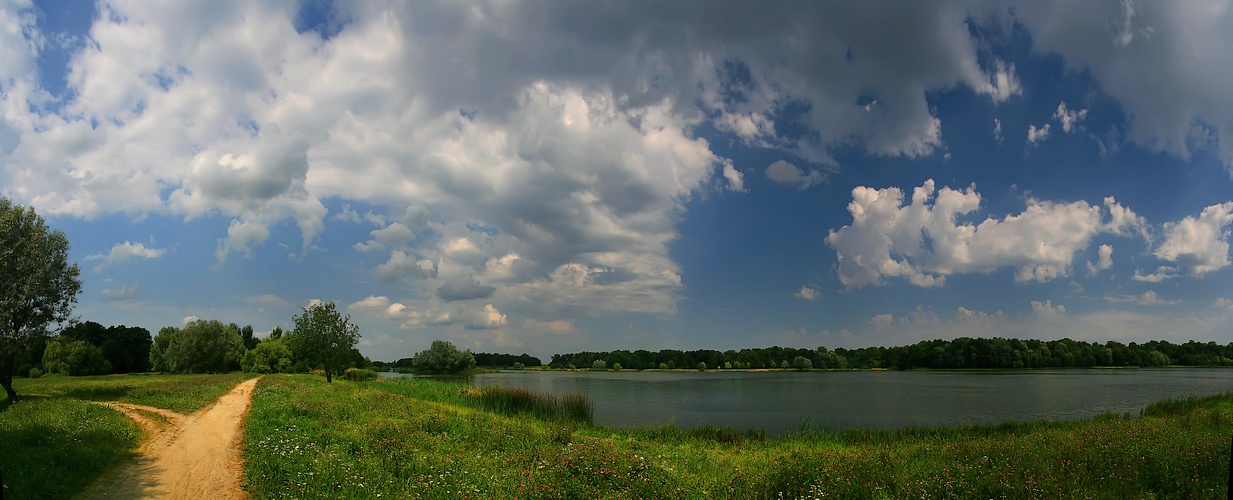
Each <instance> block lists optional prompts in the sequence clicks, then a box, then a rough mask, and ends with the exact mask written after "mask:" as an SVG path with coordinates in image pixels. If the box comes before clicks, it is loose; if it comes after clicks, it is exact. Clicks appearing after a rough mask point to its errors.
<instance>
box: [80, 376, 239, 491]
mask: <svg viewBox="0 0 1233 500" xmlns="http://www.w3.org/2000/svg"><path fill="white" fill-rule="evenodd" d="M256 385H257V379H252V380H248V381H245V382H241V383H239V384H238V385H236V386H235V388H234V389H232V390H231V391H230V392H228V393H227V394H224V395H223V396H222V397H220V398H218V400H217V401H215V402H214V403H212V404H211V405H210V406H207V407H205V408H203V409H201V410H200V411H198V412H196V413H194V414H192V415H183V414H180V413H176V412H173V411H170V410H164V409H160V408H153V407H149V406H141V405H131V404H126V403H102V404H104V405H106V406H108V407H111V408H114V409H116V410H118V411H120V412H122V413H124V414H125V415H128V416H129V418H132V419H133V420H134V421H135V422H137V423H138V424H139V425H141V427H142V429H144V430H145V432H146V435H147V438H146V440H145V441H144V442H143V443H142V445H141V447H140V448H139V449H138V450H137V451H138V457H137V459H136V460H134V461H133V463H132V464H130V465H128V466H126V467H124V468H121V469H119V470H116V471H114V472H112V473H109V474H107V475H105V476H104V477H102V478H100V479H99V481H98V482H96V483H95V484H93V485H92V486H91V487H90V488H89V489H87V490H86V492H84V493H83V495H82V497H83V498H124V499H128V498H169V499H198V498H201V499H207V498H208V499H219V500H228V499H246V498H248V494H247V493H245V492H244V491H243V490H242V489H241V488H240V485H241V477H242V467H241V466H242V462H241V460H240V438H241V437H242V436H243V426H244V417H245V416H246V415H247V414H248V407H249V405H250V404H251V403H252V397H253V387H254V386H256Z"/></svg>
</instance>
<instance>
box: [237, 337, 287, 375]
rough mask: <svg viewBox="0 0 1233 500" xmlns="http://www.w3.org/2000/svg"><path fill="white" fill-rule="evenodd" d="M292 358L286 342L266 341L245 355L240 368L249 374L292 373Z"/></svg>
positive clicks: (280, 340)
mask: <svg viewBox="0 0 1233 500" xmlns="http://www.w3.org/2000/svg"><path fill="white" fill-rule="evenodd" d="M291 356H292V355H291V348H290V347H288V346H287V342H286V341H284V340H282V339H277V340H265V341H263V342H261V343H259V344H257V347H256V348H254V349H253V350H251V351H248V352H245V353H244V359H243V360H241V361H240V368H241V369H243V370H244V371H245V372H248V373H287V372H289V371H291Z"/></svg>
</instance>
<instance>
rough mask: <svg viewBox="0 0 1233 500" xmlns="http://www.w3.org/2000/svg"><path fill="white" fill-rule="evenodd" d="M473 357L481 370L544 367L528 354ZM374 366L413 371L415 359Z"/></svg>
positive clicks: (480, 353)
mask: <svg viewBox="0 0 1233 500" xmlns="http://www.w3.org/2000/svg"><path fill="white" fill-rule="evenodd" d="M450 346H453V344H450ZM455 349H457V348H455ZM429 351H431V349H429ZM467 352H470V351H467ZM421 354H422V353H421ZM471 357H472V359H474V360H475V366H476V367H479V368H493V369H499V368H522V367H530V366H542V365H543V361H540V359H539V358H537V357H535V356H531V355H530V354H527V353H522V354H518V355H514V354H501V353H489V352H473V353H471ZM423 361H424V360H423V359H421V364H423ZM372 365H373V366H374V367H377V368H384V369H387V370H399V369H402V370H412V369H414V368H415V358H414V357H411V358H400V359H399V360H397V361H373V362H372Z"/></svg>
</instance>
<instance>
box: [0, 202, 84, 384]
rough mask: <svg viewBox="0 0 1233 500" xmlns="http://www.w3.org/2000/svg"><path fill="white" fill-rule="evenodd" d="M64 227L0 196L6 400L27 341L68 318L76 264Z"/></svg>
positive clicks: (0, 334) (0, 332) (1, 362)
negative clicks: (49, 225) (71, 260)
mask: <svg viewBox="0 0 1233 500" xmlns="http://www.w3.org/2000/svg"><path fill="white" fill-rule="evenodd" d="M68 249H69V243H68V238H67V237H65V236H64V232H63V231H59V230H55V231H52V230H50V229H48V228H47V224H46V223H45V222H44V221H43V218H42V217H40V216H39V215H38V214H36V213H34V209H33V208H28V207H23V206H21V205H14V204H13V202H12V201H11V200H9V199H8V198H0V386H3V387H4V392H5V393H6V394H8V397H9V399H10V400H16V399H17V392H16V391H14V390H13V371H14V370H16V369H17V365H18V364H19V360H20V359H24V358H28V357H29V351H30V347H31V345H32V344H35V343H36V341H37V340H40V339H45V338H46V337H47V336H49V335H50V333H51V332H50V329H51V326H52V325H60V324H63V323H64V322H66V321H68V320H69V316H70V315H71V314H72V312H73V304H74V303H76V302H77V294H78V293H81V280H80V279H79V276H80V275H81V269H80V268H78V267H77V264H69V260H68Z"/></svg>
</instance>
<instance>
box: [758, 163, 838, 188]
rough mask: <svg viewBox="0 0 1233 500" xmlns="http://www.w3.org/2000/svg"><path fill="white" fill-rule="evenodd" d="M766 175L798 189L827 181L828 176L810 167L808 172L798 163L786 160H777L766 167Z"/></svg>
mask: <svg viewBox="0 0 1233 500" xmlns="http://www.w3.org/2000/svg"><path fill="white" fill-rule="evenodd" d="M766 176H767V177H769V178H770V179H771V180H773V181H775V182H778V183H780V184H784V185H788V186H793V185H794V186H796V188H797V189H809V188H811V187H813V186H816V185H818V184H821V183H823V182H825V181H826V176H825V175H823V174H822V173H820V172H818V171H817V170H812V169H810V170H809V172H808V173H806V172H805V171H803V170H801V169H800V168H798V167H797V166H796V165H793V164H791V163H788V162H786V161H784V160H779V161H776V162H775V163H772V164H770V165H769V166H767V167H766Z"/></svg>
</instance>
